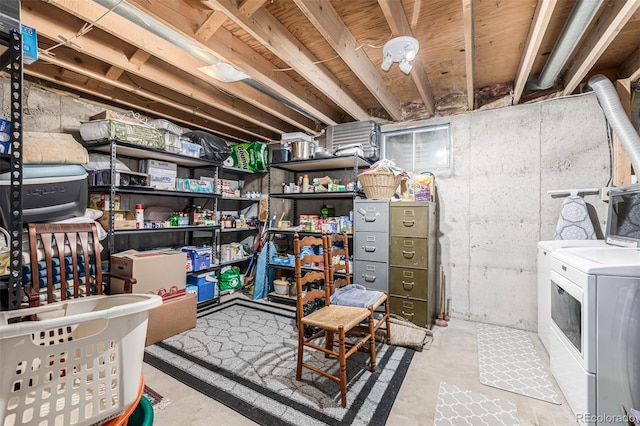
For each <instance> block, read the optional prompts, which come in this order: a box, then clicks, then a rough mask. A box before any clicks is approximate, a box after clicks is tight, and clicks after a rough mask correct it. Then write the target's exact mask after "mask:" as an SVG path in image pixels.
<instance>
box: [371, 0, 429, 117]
mask: <svg viewBox="0 0 640 426" xmlns="http://www.w3.org/2000/svg"><path fill="white" fill-rule="evenodd" d="M416 3H420V2H416ZM378 5H380V8H381V9H382V13H383V14H384V17H385V18H386V19H387V23H388V24H389V27H391V32H392V33H393V35H394V36H396V37H399V36H410V37H414V35H413V30H412V29H411V28H412V27H411V25H410V24H409V19H408V18H407V14H406V13H405V11H404V8H403V6H402V2H400V1H398V0H378ZM414 7H415V4H414ZM415 14H417V12H415V13H414V15H415ZM422 48H423V49H424V46H423V47H422ZM411 78H412V79H413V83H414V84H415V85H416V88H417V89H418V93H419V94H420V98H422V102H424V106H425V107H426V108H427V111H429V114H431V115H434V114H435V102H434V100H433V92H432V91H431V83H430V82H429V76H427V72H426V70H425V69H424V63H423V62H422V59H420V55H417V56H416V58H415V59H414V60H413V68H411Z"/></svg>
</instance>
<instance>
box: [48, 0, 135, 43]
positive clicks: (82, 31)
mask: <svg viewBox="0 0 640 426" xmlns="http://www.w3.org/2000/svg"><path fill="white" fill-rule="evenodd" d="M123 1H124V0H118V2H117V3H116V4H115V5H113V7H111V8H110V9H109V10H107V11H106V12H105V13H103V14H102V15H100V17H98V19H96V20H95V21H93V22H90V23H85V24H84V25H83V26H82V28H80V31H78V32H77V33H76V34H75V35H74V36H73V37H71V38H70V39H68V40H63V41H62V42H60V43H58V44H56V45H53V46H51V47H49V48H47V49H44V50H39V51H40V52H41V53H43V54H45V55H53V53H51V51H52V50H53V49H56V48H58V47H60V46H64V45H67V44H73V40H75V39H78V38H80V37H82V36H83V35H85V34H86V33H88V32H89V31H91V29H92V28H93V27H94V26H95V25H96V24H97V23H98V22H100V20H101V19H102V18H104V17H105V16H107V15H108V14H109V13H111V12H112V11H113V10H114V9H115V8H117V7H118V6H120V5H121V4H122V2H123Z"/></svg>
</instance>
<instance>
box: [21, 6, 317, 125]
mask: <svg viewBox="0 0 640 426" xmlns="http://www.w3.org/2000/svg"><path fill="white" fill-rule="evenodd" d="M37 3H40V2H37ZM37 3H35V2H34V3H33V4H32V3H29V2H26V3H25V4H23V6H22V10H23V11H24V10H25V9H27V8H33V7H34V6H37V7H43V6H38V5H37ZM48 4H51V5H53V6H55V7H58V8H60V9H61V10H64V11H65V12H67V13H69V14H71V15H73V16H76V17H78V18H80V19H82V20H84V21H86V22H95V21H97V20H98V18H100V17H101V16H102V15H104V16H102V19H100V20H98V21H97V22H96V23H95V27H96V28H99V29H101V30H103V31H105V32H107V33H109V34H111V35H113V36H115V37H117V38H119V39H121V40H124V41H126V42H127V43H129V44H131V45H133V46H135V47H136V48H138V49H142V50H145V51H147V52H149V53H151V54H152V55H153V56H155V57H157V58H158V59H160V60H162V61H164V62H167V63H169V64H171V65H173V66H174V67H176V68H178V69H181V70H182V71H184V72H186V73H188V74H190V75H191V76H193V77H195V78H197V79H200V80H204V81H206V82H207V83H208V84H210V85H212V86H214V87H216V88H218V89H220V90H221V91H222V92H224V93H233V95H234V96H236V97H238V98H240V99H242V100H244V101H245V102H247V103H248V104H249V105H253V106H255V107H257V108H260V109H262V110H264V111H266V112H268V113H269V114H271V115H274V116H276V117H278V118H279V119H281V120H283V121H286V122H289V123H290V124H292V125H294V126H296V127H298V128H302V129H307V128H309V129H313V130H314V131H315V124H314V123H313V122H312V121H311V120H310V119H308V118H307V117H304V116H303V115H301V114H299V113H297V112H295V111H293V110H292V109H290V108H288V107H286V106H285V105H283V104H282V103H281V102H279V101H277V100H275V99H273V98H272V97H271V96H268V95H266V94H265V93H262V92H260V91H259V90H257V89H254V88H252V87H250V86H249V85H247V84H244V83H222V82H220V81H218V80H216V79H214V78H212V77H208V76H207V75H206V74H204V73H203V72H201V71H199V70H198V67H201V66H204V65H207V64H206V63H204V62H203V61H201V60H200V59H197V58H196V57H195V56H192V55H190V54H189V53H187V52H185V51H183V50H182V49H180V48H179V47H177V46H175V45H173V44H172V43H170V42H168V41H166V40H164V39H162V38H160V37H158V36H156V35H155V34H152V33H150V32H148V31H146V30H144V29H143V28H141V27H138V26H136V25H133V24H131V22H129V21H128V20H126V19H125V18H123V17H121V16H120V15H117V14H115V13H108V14H106V15H105V12H106V9H105V8H104V7H102V6H100V5H99V4H97V3H94V2H84V1H83V2H77V1H74V0H49V2H48ZM27 25H29V24H27ZM36 28H37V27H36ZM88 34H91V32H89V33H88ZM81 39H82V37H81V38H79V39H77V40H75V41H80V40H81ZM229 112H230V113H232V112H231V111H229ZM246 118H250V117H246ZM312 123H313V124H312Z"/></svg>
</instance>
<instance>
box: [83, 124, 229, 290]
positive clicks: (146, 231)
mask: <svg viewBox="0 0 640 426" xmlns="http://www.w3.org/2000/svg"><path fill="white" fill-rule="evenodd" d="M81 133H82V132H81ZM84 146H85V147H86V148H87V150H88V151H89V152H90V153H91V154H95V153H106V154H108V155H107V157H106V159H102V160H96V161H97V166H96V170H94V171H92V172H90V177H89V192H90V204H91V205H90V207H93V208H95V209H98V210H103V217H102V218H101V219H99V221H100V223H101V224H102V225H103V227H104V228H105V230H106V231H107V232H108V236H109V239H108V241H109V243H108V247H109V252H110V253H112V254H115V253H119V252H121V251H122V250H127V249H129V248H132V247H133V248H135V249H136V250H140V251H146V250H150V249H158V248H163V249H164V248H167V249H175V250H178V251H183V252H185V253H186V254H185V257H186V259H185V260H186V264H185V280H186V283H185V285H186V284H189V283H190V282H193V277H195V276H201V275H206V274H210V275H211V276H212V277H215V272H216V270H217V269H219V268H220V259H219V257H217V255H218V250H217V247H218V245H219V239H220V224H219V218H218V217H217V214H216V212H217V209H218V205H217V203H218V200H219V199H220V198H221V196H220V194H218V193H216V191H215V188H216V186H215V185H216V179H217V178H218V174H219V169H220V168H221V167H222V164H221V163H219V162H216V161H211V160H208V159H205V158H198V157H195V156H190V155H183V154H180V153H176V152H170V151H163V150H161V149H158V148H157V147H156V146H151V147H149V146H139V145H135V144H132V143H130V142H121V141H119V140H109V141H99V142H96V143H91V142H86V141H85V144H84ZM105 165H106V166H108V168H106V169H105V168H104V166H105ZM127 169H129V170H127ZM134 209H135V210H136V215H134V214H133V210H134ZM202 282H203V286H206V287H207V291H203V292H202V293H200V297H198V302H207V301H210V299H209V298H208V296H209V295H210V294H213V295H214V296H212V297H214V298H215V299H216V300H217V301H219V294H218V292H217V291H216V290H214V291H213V292H212V293H211V292H210V291H209V290H210V285H211V282H213V278H212V279H210V280H208V281H207V280H202ZM196 287H197V285H196ZM203 295H205V296H206V297H207V298H206V299H203V298H202V296H203Z"/></svg>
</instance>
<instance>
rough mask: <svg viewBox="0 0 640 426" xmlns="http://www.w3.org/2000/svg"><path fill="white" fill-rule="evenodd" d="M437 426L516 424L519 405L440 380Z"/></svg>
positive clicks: (435, 419) (514, 425) (436, 415)
mask: <svg viewBox="0 0 640 426" xmlns="http://www.w3.org/2000/svg"><path fill="white" fill-rule="evenodd" d="M433 424H434V426H462V425H465V426H467V425H491V426H516V425H519V424H520V421H519V420H518V410H517V409H516V406H515V405H514V404H513V403H511V402H509V401H503V400H501V399H498V398H491V397H488V396H486V395H483V394H481V393H478V392H472V391H469V390H464V389H460V388H459V387H457V386H454V385H452V384H449V383H444V382H442V383H440V388H439V389H438V402H437V404H436V414H435V417H434V420H433Z"/></svg>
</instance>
